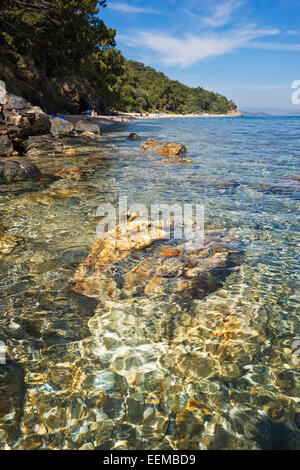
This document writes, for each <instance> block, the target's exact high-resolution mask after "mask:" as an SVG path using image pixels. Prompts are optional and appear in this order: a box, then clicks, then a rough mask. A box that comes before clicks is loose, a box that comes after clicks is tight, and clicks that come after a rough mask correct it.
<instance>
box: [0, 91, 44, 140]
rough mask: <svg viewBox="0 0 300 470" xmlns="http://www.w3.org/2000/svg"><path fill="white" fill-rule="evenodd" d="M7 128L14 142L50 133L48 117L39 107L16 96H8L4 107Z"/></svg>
mask: <svg viewBox="0 0 300 470" xmlns="http://www.w3.org/2000/svg"><path fill="white" fill-rule="evenodd" d="M3 115H4V120H5V126H6V128H7V132H8V135H9V137H10V138H11V139H12V141H13V142H16V143H20V142H23V141H24V140H25V139H26V138H27V137H29V136H31V135H43V134H47V133H48V132H50V128H51V124H50V120H49V118H48V116H47V115H46V114H45V113H44V112H43V111H42V110H41V108H39V107H38V106H32V105H31V104H30V103H29V102H28V101H26V100H24V99H23V98H21V97H19V96H16V95H9V94H7V95H6V97H5V101H4V106H3Z"/></svg>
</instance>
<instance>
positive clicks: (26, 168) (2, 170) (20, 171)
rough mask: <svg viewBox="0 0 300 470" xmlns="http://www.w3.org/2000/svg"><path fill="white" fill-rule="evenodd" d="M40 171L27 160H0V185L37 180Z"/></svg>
mask: <svg viewBox="0 0 300 470" xmlns="http://www.w3.org/2000/svg"><path fill="white" fill-rule="evenodd" d="M40 175H41V172H40V170H39V169H38V168H37V167H36V166H35V165H34V164H33V163H31V162H29V161H28V160H20V159H12V158H9V159H6V160H0V184H1V183H2V184H4V183H14V182H17V181H26V180H31V179H36V178H39V176H40Z"/></svg>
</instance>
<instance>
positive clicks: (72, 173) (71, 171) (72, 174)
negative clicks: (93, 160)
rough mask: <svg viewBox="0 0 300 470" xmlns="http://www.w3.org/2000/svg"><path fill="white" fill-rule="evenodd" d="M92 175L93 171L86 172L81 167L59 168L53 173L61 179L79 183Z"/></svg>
mask: <svg viewBox="0 0 300 470" xmlns="http://www.w3.org/2000/svg"><path fill="white" fill-rule="evenodd" d="M92 173H93V171H92V170H86V169H84V168H80V167H79V166H70V167H68V168H63V167H59V168H56V169H55V170H54V171H53V174H54V175H56V176H58V177H59V178H70V179H73V180H77V181H80V180H83V179H85V178H88V177H89V176H90V175H91V174H92Z"/></svg>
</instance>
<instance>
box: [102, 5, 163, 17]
mask: <svg viewBox="0 0 300 470" xmlns="http://www.w3.org/2000/svg"><path fill="white" fill-rule="evenodd" d="M108 8H110V9H111V10H115V11H119V12H121V13H147V14H152V15H153V14H159V13H160V12H159V11H157V10H153V9H152V8H144V7H135V6H132V5H129V3H121V2H109V4H108Z"/></svg>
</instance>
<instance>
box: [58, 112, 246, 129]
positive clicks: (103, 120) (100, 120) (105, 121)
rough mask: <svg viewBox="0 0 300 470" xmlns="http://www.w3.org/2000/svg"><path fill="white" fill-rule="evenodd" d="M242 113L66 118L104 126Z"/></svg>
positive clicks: (125, 114) (236, 115)
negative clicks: (149, 120) (137, 121)
mask: <svg viewBox="0 0 300 470" xmlns="http://www.w3.org/2000/svg"><path fill="white" fill-rule="evenodd" d="M240 116H242V113H239V112H238V113H232V114H166V113H161V114H158V113H151V114H148V115H146V114H142V115H141V114H138V113H118V114H117V115H99V116H96V117H93V116H89V115H84V114H79V115H67V116H65V117H66V119H67V120H68V121H70V122H72V123H73V124H75V123H76V122H78V121H79V120H81V121H82V120H83V121H89V122H96V123H97V124H100V125H102V126H105V125H111V124H115V123H120V122H124V123H126V122H132V121H134V120H146V119H176V118H203V117H215V118H216V117H228V118H233V117H240Z"/></svg>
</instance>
